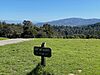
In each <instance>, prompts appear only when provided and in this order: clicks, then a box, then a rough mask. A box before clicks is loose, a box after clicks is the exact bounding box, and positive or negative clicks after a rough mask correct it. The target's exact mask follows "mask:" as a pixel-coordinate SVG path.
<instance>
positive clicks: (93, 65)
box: [0, 39, 100, 75]
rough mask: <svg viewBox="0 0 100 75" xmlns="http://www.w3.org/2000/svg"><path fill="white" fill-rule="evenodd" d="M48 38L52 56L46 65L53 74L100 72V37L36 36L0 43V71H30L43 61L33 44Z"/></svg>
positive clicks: (16, 74)
mask: <svg viewBox="0 0 100 75" xmlns="http://www.w3.org/2000/svg"><path fill="white" fill-rule="evenodd" d="M42 42H46V46H47V47H50V48H52V57H51V58H46V67H45V68H46V69H47V70H48V71H49V72H52V73H54V75H70V74H74V75H100V40H99V39H34V40H31V41H27V42H22V43H18V44H12V45H5V46H0V75H27V73H29V72H31V70H33V69H34V68H35V67H36V65H37V64H38V63H39V62H40V57H39V56H35V55H33V47H34V46H40V45H41V43H42Z"/></svg>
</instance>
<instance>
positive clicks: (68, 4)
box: [0, 0, 100, 22]
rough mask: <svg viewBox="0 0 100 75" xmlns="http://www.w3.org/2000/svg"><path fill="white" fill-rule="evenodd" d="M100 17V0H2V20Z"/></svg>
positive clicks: (36, 20)
mask: <svg viewBox="0 0 100 75" xmlns="http://www.w3.org/2000/svg"><path fill="white" fill-rule="evenodd" d="M72 17H74V18H100V0H0V20H31V21H33V22H46V21H52V20H58V19H64V18H72Z"/></svg>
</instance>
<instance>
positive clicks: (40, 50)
mask: <svg viewBox="0 0 100 75" xmlns="http://www.w3.org/2000/svg"><path fill="white" fill-rule="evenodd" d="M44 45H45V42H43V43H42V44H41V47H37V46H35V47H34V55H36V56H41V65H43V66H46V61H45V57H51V48H47V47H45V46H44Z"/></svg>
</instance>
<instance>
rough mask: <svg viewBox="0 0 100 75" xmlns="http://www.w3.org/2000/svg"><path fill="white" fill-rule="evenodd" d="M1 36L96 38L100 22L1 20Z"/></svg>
mask: <svg viewBox="0 0 100 75" xmlns="http://www.w3.org/2000/svg"><path fill="white" fill-rule="evenodd" d="M0 37H7V38H84V39H85V38H86V39H89V38H96V39H100V23H96V24H91V25H87V26H73V27H72V26H64V25H62V26H56V25H50V24H44V25H43V26H37V25H35V24H33V23H32V22H31V21H27V20H24V21H23V23H19V24H14V23H13V24H9V23H6V22H0Z"/></svg>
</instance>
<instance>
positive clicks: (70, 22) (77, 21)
mask: <svg viewBox="0 0 100 75" xmlns="http://www.w3.org/2000/svg"><path fill="white" fill-rule="evenodd" d="M97 22H100V19H96V18H94V19H83V18H67V19H60V20H55V21H50V22H43V23H37V25H39V26H41V25H43V24H45V23H48V24H51V25H60V26H61V25H67V26H81V25H89V24H95V23H97Z"/></svg>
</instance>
